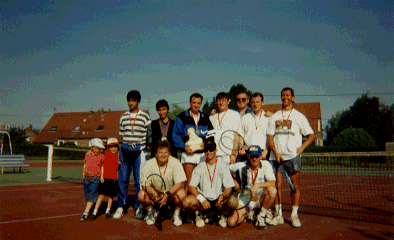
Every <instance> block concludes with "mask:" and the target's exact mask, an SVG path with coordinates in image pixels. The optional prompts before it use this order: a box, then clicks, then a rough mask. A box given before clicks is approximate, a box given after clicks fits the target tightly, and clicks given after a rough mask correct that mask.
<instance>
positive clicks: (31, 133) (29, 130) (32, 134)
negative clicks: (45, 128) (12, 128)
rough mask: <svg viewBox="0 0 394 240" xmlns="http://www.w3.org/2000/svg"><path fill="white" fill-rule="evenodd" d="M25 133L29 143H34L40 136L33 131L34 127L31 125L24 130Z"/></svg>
mask: <svg viewBox="0 0 394 240" xmlns="http://www.w3.org/2000/svg"><path fill="white" fill-rule="evenodd" d="M23 133H24V135H25V141H26V142H28V143H33V142H34V140H35V139H36V138H37V136H38V134H37V133H36V132H35V131H33V125H31V124H30V125H29V126H28V127H27V128H25V129H24V130H23Z"/></svg>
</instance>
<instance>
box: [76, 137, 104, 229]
mask: <svg viewBox="0 0 394 240" xmlns="http://www.w3.org/2000/svg"><path fill="white" fill-rule="evenodd" d="M89 147H90V148H91V152H92V153H93V154H88V153H87V154H86V155H85V160H84V163H83V175H82V176H83V191H84V193H85V199H86V208H85V212H83V214H82V216H81V219H80V221H81V222H84V221H86V220H87V219H88V216H89V212H90V209H91V208H92V206H93V204H94V203H95V202H96V201H97V196H98V185H99V183H100V180H101V182H103V181H104V178H103V175H102V171H103V169H102V166H103V163H104V155H102V154H101V150H100V149H104V145H103V141H101V139H99V138H93V139H92V140H90V141H89Z"/></svg>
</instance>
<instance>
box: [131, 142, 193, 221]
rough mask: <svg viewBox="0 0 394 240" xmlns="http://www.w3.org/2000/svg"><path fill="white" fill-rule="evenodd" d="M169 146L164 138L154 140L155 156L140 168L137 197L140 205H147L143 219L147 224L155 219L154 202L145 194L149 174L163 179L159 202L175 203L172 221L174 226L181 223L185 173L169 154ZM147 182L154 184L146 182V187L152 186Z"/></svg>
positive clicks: (184, 194)
mask: <svg viewBox="0 0 394 240" xmlns="http://www.w3.org/2000/svg"><path fill="white" fill-rule="evenodd" d="M170 148H171V146H170V144H169V143H168V141H166V140H164V141H162V140H160V141H158V142H156V146H155V149H156V157H155V158H152V159H150V160H148V161H147V162H146V164H145V166H144V168H143V169H142V174H141V185H142V188H143V190H141V191H140V192H139V195H138V199H139V200H140V202H141V204H142V205H144V206H145V207H147V210H148V215H147V217H146V220H145V221H146V223H147V224H148V225H153V224H154V223H155V221H156V218H155V216H157V214H156V213H155V210H154V208H153V205H154V203H153V202H152V200H150V198H149V197H148V196H147V194H146V193H147V189H145V185H144V183H145V181H146V179H147V178H148V176H149V175H151V174H159V175H160V176H161V177H162V178H163V179H164V182H165V185H166V189H165V193H164V194H162V196H157V197H159V198H160V200H159V203H161V204H163V205H164V206H167V203H168V202H173V203H174V204H175V212H174V215H173V223H174V225H175V226H181V225H182V219H181V216H180V214H181V208H182V200H183V199H184V198H185V197H186V191H185V190H184V189H183V188H182V183H183V182H184V181H186V175H185V172H184V171H183V168H182V164H181V163H180V162H179V161H178V159H176V158H174V157H172V156H170ZM149 184H153V185H154V183H149V182H148V183H147V185H146V187H147V188H149V187H152V186H150V185H149ZM153 188H154V187H153Z"/></svg>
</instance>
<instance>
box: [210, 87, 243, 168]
mask: <svg viewBox="0 0 394 240" xmlns="http://www.w3.org/2000/svg"><path fill="white" fill-rule="evenodd" d="M229 99H230V98H229V94H228V93H225V92H220V93H218V94H217V95H216V104H217V106H218V110H219V112H217V113H215V114H214V115H211V116H210V117H209V120H210V121H211V123H212V126H213V128H214V130H212V131H209V133H208V136H214V137H215V142H216V145H217V146H218V148H217V153H216V158H217V159H218V160H219V161H222V162H224V163H226V164H227V165H228V164H233V163H235V162H236V154H234V155H232V154H231V151H229V150H227V149H225V148H224V147H223V146H222V144H221V142H220V137H221V135H222V133H223V132H224V131H226V130H233V131H237V130H238V128H239V124H240V122H241V116H240V115H239V113H237V112H236V111H234V110H232V109H229V108H228V105H229V104H230V100H229Z"/></svg>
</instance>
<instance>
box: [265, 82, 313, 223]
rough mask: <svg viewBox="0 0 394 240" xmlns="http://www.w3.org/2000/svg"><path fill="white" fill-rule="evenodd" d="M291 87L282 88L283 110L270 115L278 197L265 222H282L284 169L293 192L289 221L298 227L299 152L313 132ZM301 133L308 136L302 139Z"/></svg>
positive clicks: (269, 129) (271, 142)
mask: <svg viewBox="0 0 394 240" xmlns="http://www.w3.org/2000/svg"><path fill="white" fill-rule="evenodd" d="M294 99H295V96H294V90H293V89H292V88H288V87H286V88H284V89H282V91H281V100H282V109H281V110H279V111H277V112H276V113H275V114H274V115H272V117H271V119H270V122H269V127H268V131H267V138H268V145H269V148H270V149H271V150H272V153H273V154H271V155H270V160H271V164H272V167H273V170H274V172H275V173H276V181H277V191H278V194H277V197H276V198H275V209H276V216H275V217H274V218H273V219H272V220H271V221H270V222H268V224H269V225H277V224H283V223H284V219H283V216H282V204H281V200H282V192H281V190H282V176H283V168H285V169H286V171H287V173H288V174H289V175H290V178H291V180H292V182H293V184H294V187H295V189H296V192H295V193H294V192H291V203H292V212H291V224H292V226H293V227H301V222H300V220H299V218H298V207H299V205H300V196H301V194H300V171H301V153H302V152H303V151H304V149H305V148H306V147H307V146H309V145H310V144H311V143H312V142H313V140H315V135H314V133H313V130H312V128H311V126H310V125H309V122H308V119H307V118H306V117H305V116H304V115H303V114H302V113H300V112H299V111H297V110H296V109H294V107H293V103H294ZM302 135H304V136H308V137H307V139H306V141H305V142H304V143H303V142H302Z"/></svg>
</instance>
